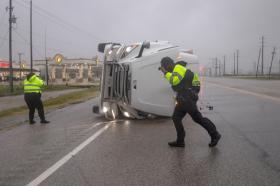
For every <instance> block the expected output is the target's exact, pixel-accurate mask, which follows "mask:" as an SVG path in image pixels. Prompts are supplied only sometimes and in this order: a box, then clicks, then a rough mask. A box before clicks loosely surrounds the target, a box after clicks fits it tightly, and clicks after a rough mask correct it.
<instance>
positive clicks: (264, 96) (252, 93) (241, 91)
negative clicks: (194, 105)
mask: <svg viewBox="0 0 280 186" xmlns="http://www.w3.org/2000/svg"><path fill="white" fill-rule="evenodd" d="M209 83H210V84H213V85H214V86H217V87H221V88H225V89H229V90H233V91H236V92H240V93H243V94H249V95H252V96H256V97H260V98H264V99H269V100H272V101H278V102H280V98H277V97H273V96H268V95H265V94H260V93H255V92H251V91H247V90H242V89H239V88H233V87H228V86H225V85H220V84H216V83H212V82H209Z"/></svg>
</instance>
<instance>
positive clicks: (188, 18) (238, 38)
mask: <svg viewBox="0 0 280 186" xmlns="http://www.w3.org/2000/svg"><path fill="white" fill-rule="evenodd" d="M27 2H28V1H27ZM33 4H34V5H35V6H38V7H41V8H43V9H44V10H46V11H48V12H50V13H51V14H53V15H55V16H56V17H58V18H61V19H63V20H65V21H66V22H69V23H70V24H71V25H75V27H77V28H72V27H70V26H69V25H66V24H63V23H61V21H59V20H57V19H55V18H54V17H51V16H46V15H44V14H45V12H43V11H42V10H40V9H38V8H36V7H34V45H35V46H36V47H35V49H34V53H35V58H43V57H44V32H45V29H46V30H47V38H48V41H47V45H48V51H47V53H48V55H49V56H53V55H54V54H55V53H62V54H64V55H65V56H68V57H92V56H94V55H96V54H97V51H96V45H97V43H98V42H102V41H116V42H125V43H131V42H137V41H143V40H169V41H171V42H173V43H176V44H179V45H181V46H183V47H185V48H193V49H194V51H195V52H196V53H197V55H198V56H199V58H200V62H201V63H203V64H208V63H209V62H210V60H209V59H210V58H211V57H216V56H217V57H220V58H221V57H222V56H223V55H227V59H228V60H231V61H229V62H231V63H232V60H233V52H234V51H235V50H236V49H239V50H240V66H241V68H242V69H244V70H246V69H251V68H252V67H253V62H254V61H256V60H257V54H258V48H259V47H260V36H261V35H264V36H265V37H266V48H265V53H266V63H267V64H268V61H269V59H270V56H271V52H272V47H273V46H278V47H279V46H280V38H279V33H280V26H279V24H278V20H279V18H280V13H279V11H278V8H279V7H280V1H278V0H266V1H265V0H235V1H230V0H211V1H210V0H208V1H207V0H204V1H202V0H196V1H191V0H141V1H136V0H109V1H102V0H80V1H77V0H33ZM7 5H8V0H1V2H0V10H1V13H0V16H2V17H3V16H4V18H5V19H7V16H8V15H7V13H4V11H5V7H6V6H7ZM14 6H15V11H14V13H15V15H16V16H17V17H18V23H17V26H16V28H15V31H14V32H17V33H14V43H15V47H14V56H15V57H16V56H17V53H18V52H24V53H25V58H26V59H27V60H28V59H29V51H28V50H29V49H28V45H27V44H28V43H27V42H28V40H29V35H28V32H29V17H28V16H29V10H28V4H26V1H25V0H15V2H14ZM41 14H43V15H44V16H42V15H41ZM0 21H1V17H0ZM0 23H1V22H0ZM4 23H5V24H1V27H0V42H1V37H3V36H4V35H5V33H6V31H7V29H8V25H7V20H5V22H4ZM81 30H83V31H81ZM18 33H19V34H20V35H21V37H20V36H19V34H18ZM23 38H24V39H25V40H27V41H25V40H24V39H23ZM97 38H98V39H97ZM0 44H1V43H0ZM0 47H1V46H0ZM7 48H8V45H7V42H6V44H4V46H3V47H2V48H0V58H6V59H7V57H8V50H7ZM277 52H278V55H277V58H276V59H277V60H278V59H279V53H280V48H279V50H277Z"/></svg>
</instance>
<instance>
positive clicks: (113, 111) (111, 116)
mask: <svg viewBox="0 0 280 186" xmlns="http://www.w3.org/2000/svg"><path fill="white" fill-rule="evenodd" d="M119 113H120V112H119V108H118V105H117V104H116V103H109V104H108V111H107V112H105V113H104V114H105V118H106V119H108V120H110V121H111V120H115V119H117V118H118V117H119Z"/></svg>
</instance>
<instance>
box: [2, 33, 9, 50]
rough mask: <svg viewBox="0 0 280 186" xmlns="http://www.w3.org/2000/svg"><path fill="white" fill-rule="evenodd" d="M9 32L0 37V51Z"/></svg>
mask: <svg viewBox="0 0 280 186" xmlns="http://www.w3.org/2000/svg"><path fill="white" fill-rule="evenodd" d="M8 33H9V31H7V32H6V34H5V35H4V36H3V37H2V40H1V42H0V49H1V48H2V47H3V46H4V45H5V41H7V40H8V38H7V36H8Z"/></svg>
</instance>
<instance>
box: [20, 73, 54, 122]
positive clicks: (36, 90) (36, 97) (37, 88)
mask: <svg viewBox="0 0 280 186" xmlns="http://www.w3.org/2000/svg"><path fill="white" fill-rule="evenodd" d="M43 85H44V81H43V80H42V79H40V78H39V77H37V76H36V75H35V74H34V73H29V74H28V75H27V76H26V79H25V80H24V82H23V86H24V100H25V102H26V104H27V106H28V109H29V124H30V125H33V124H35V123H36V122H35V121H34V113H35V109H37V110H38V114H39V117H40V119H41V123H42V124H47V123H49V121H47V120H46V119H45V114H44V106H43V103H42V100H41V93H42V87H43Z"/></svg>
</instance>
